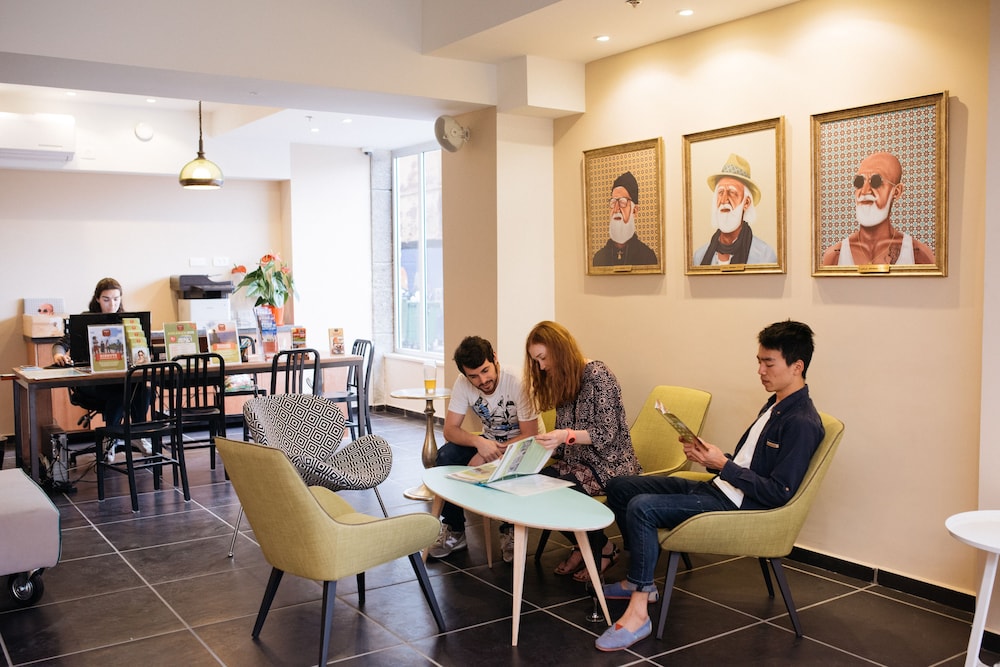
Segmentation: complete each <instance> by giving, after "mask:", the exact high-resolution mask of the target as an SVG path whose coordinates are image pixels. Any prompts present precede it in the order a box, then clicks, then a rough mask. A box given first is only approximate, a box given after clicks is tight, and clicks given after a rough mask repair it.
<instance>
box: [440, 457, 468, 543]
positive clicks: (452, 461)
mask: <svg viewBox="0 0 1000 667" xmlns="http://www.w3.org/2000/svg"><path fill="white" fill-rule="evenodd" d="M475 455H476V448H475V447H463V446H462V445H456V444H455V443H453V442H446V443H444V444H443V445H441V448H440V449H438V455H437V462H435V463H434V466H435V467H437V466H467V465H469V461H470V460H472V457H473V456H475ZM441 520H442V521H444V522H445V523H446V524H448V526H449V527H450V528H451V529H452V530H454V531H456V532H462V531H464V530H465V510H463V509H462V508H461V507H459V506H458V505H453V504H451V503H449V502H447V501H446V502H445V504H444V507H442V508H441Z"/></svg>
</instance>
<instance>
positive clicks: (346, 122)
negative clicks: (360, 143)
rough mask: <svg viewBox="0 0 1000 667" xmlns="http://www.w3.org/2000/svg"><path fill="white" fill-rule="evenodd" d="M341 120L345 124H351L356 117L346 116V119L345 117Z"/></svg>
mask: <svg viewBox="0 0 1000 667" xmlns="http://www.w3.org/2000/svg"><path fill="white" fill-rule="evenodd" d="M340 122H341V123H343V124H344V125H350V124H351V123H353V122H354V119H353V118H345V119H343V120H342V121H340Z"/></svg>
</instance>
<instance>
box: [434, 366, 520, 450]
mask: <svg viewBox="0 0 1000 667" xmlns="http://www.w3.org/2000/svg"><path fill="white" fill-rule="evenodd" d="M470 408H471V409H472V411H473V412H474V413H475V414H476V416H477V417H479V419H480V421H482V422H483V436H485V437H486V438H487V439H489V440H494V441H496V442H507V441H508V440H511V439H514V438H517V437H519V436H520V435H521V427H520V424H519V422H529V421H534V420H536V419H537V418H538V414H537V413H536V412H535V411H534V409H533V408H532V407H531V403H530V402H529V401H528V397H527V396H526V395H525V393H524V391H523V390H522V388H521V381H520V380H519V379H518V378H516V377H514V376H513V375H511V374H510V373H504V372H503V370H502V369H501V370H500V371H499V373H498V378H497V388H496V389H495V390H494V391H493V393H492V394H489V395H486V394H484V393H483V392H481V391H479V390H478V389H476V388H475V387H474V386H473V385H472V383H471V382H469V379H468V378H467V377H465V376H464V375H459V376H458V379H457V380H456V381H455V386H454V387H453V388H452V390H451V401H450V402H449V403H448V412H457V413H458V414H461V415H464V414H466V413H467V412H468V411H469V409H470Z"/></svg>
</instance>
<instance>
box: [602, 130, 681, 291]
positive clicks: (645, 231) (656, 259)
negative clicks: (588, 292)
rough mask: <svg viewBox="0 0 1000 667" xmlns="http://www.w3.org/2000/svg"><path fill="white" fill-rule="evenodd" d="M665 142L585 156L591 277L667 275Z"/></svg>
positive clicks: (640, 143) (613, 148) (638, 143)
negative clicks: (664, 211) (665, 247)
mask: <svg viewBox="0 0 1000 667" xmlns="http://www.w3.org/2000/svg"><path fill="white" fill-rule="evenodd" d="M662 165H663V140H662V139H660V138H659V137H657V138H656V139H647V140H644V141H636V142H632V143H628V144H620V145H618V146H609V147H606V148H595V149H592V150H587V151H584V152H583V171H584V206H585V209H586V219H585V230H584V237H585V238H584V244H583V248H584V252H585V254H586V257H585V258H584V261H585V262H586V266H587V274H588V275H616V276H618V275H635V274H643V273H663V185H662V183H663V177H662V173H663V169H662Z"/></svg>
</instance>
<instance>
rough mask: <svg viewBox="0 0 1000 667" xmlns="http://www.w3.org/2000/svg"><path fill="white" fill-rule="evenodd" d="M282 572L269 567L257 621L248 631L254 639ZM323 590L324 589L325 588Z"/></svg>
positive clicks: (258, 632) (262, 623)
mask: <svg viewBox="0 0 1000 667" xmlns="http://www.w3.org/2000/svg"><path fill="white" fill-rule="evenodd" d="M283 574H285V573H284V572H283V571H282V570H279V569H278V568H276V567H274V568H271V577H270V579H268V580H267V588H265V589H264V599H263V600H261V601H260V610H259V611H258V612H257V621H256V622H255V623H254V624H253V632H252V633H250V636H251V637H253V638H254V639H257V637H259V636H260V629H261V628H263V627H264V619H265V618H267V612H268V611H269V610H270V609H271V603H272V602H274V594H275V593H277V592H278V584H280V583H281V577H282V575H283ZM323 590H324V591H326V589H325V588H324V589H323ZM323 664H326V663H323Z"/></svg>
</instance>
